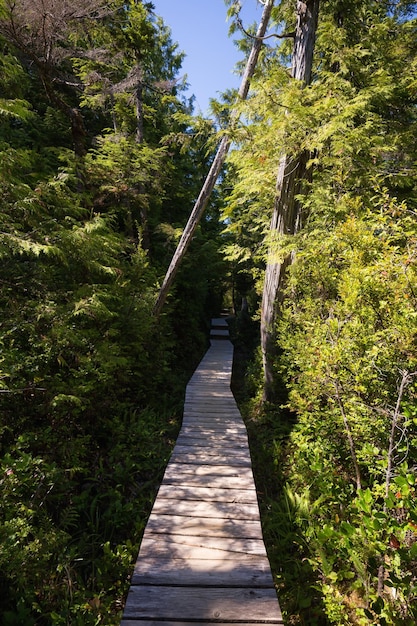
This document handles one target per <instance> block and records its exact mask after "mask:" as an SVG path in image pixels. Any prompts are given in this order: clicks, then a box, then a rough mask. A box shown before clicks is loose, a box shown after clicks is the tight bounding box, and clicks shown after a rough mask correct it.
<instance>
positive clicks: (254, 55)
mask: <svg viewBox="0 0 417 626" xmlns="http://www.w3.org/2000/svg"><path fill="white" fill-rule="evenodd" d="M273 6H274V0H266V2H265V5H264V9H263V12H262V17H261V21H260V23H259V26H258V31H257V33H256V37H255V39H254V42H253V45H252V49H251V52H250V54H249V58H248V60H247V63H246V67H245V71H244V74H243V76H242V81H241V84H240V88H239V92H238V100H245V99H246V97H247V95H248V91H249V86H250V81H251V78H252V76H253V73H254V71H255V67H256V63H257V61H258V57H259V53H260V50H261V47H262V43H263V41H262V40H263V37H264V36H265V33H266V29H267V27H268V23H269V19H270V17H271V11H272V8H273ZM237 119H238V114H237V113H236V112H235V111H234V112H232V116H231V124H233V123H235V122H236V121H237ZM230 143H231V140H230V138H229V137H227V136H224V137H223V138H222V140H221V142H220V144H219V147H218V149H217V153H216V156H215V157H214V160H213V163H212V165H211V168H210V170H209V173H208V174H207V177H206V180H205V181H204V184H203V187H202V189H201V191H200V194H199V196H198V198H197V200H196V202H195V205H194V208H193V211H192V213H191V215H190V217H189V220H188V222H187V225H186V227H185V229H184V232H183V234H182V237H181V239H180V242H179V244H178V246H177V249H176V251H175V254H174V256H173V258H172V261H171V263H170V266H169V268H168V271H167V273H166V275H165V279H164V282H163V283H162V287H161V289H160V291H159V294H158V298H157V300H156V303H155V306H154V311H153V312H154V315H159V314H160V312H161V310H162V307H163V306H164V303H165V301H166V298H167V296H168V293H169V290H170V288H171V285H172V283H173V281H174V278H175V276H176V273H177V271H178V268H179V266H180V263H181V261H182V259H183V257H184V255H185V253H186V251H187V249H188V246H189V244H190V242H191V240H192V238H193V235H194V232H195V230H196V228H197V226H198V224H199V222H200V220H201V217H202V216H203V213H204V211H205V209H206V206H207V203H208V201H209V198H210V195H211V192H212V191H213V188H214V185H215V184H216V181H217V178H218V176H219V174H220V171H221V168H222V166H223V164H224V161H225V159H226V155H227V153H228V151H229V147H230Z"/></svg>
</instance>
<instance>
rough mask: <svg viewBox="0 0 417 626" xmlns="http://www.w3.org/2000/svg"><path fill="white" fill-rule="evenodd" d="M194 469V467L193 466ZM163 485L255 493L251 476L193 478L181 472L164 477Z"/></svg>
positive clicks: (191, 474)
mask: <svg viewBox="0 0 417 626" xmlns="http://www.w3.org/2000/svg"><path fill="white" fill-rule="evenodd" d="M193 467H195V466H193ZM162 484H163V485H177V486H179V487H192V486H195V487H212V488H216V487H228V488H230V489H248V490H249V489H250V490H253V491H255V485H254V483H253V478H252V476H250V477H246V476H227V477H226V476H218V475H213V474H209V475H208V476H195V475H194V474H193V473H189V472H181V473H180V474H178V475H177V476H173V477H172V478H171V477H170V476H167V475H166V476H165V477H164V479H163V481H162Z"/></svg>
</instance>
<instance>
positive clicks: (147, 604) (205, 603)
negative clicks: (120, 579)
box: [125, 586, 282, 624]
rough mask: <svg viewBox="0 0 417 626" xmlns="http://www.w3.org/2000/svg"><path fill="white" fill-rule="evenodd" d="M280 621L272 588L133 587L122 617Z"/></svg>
mask: <svg viewBox="0 0 417 626" xmlns="http://www.w3.org/2000/svg"><path fill="white" fill-rule="evenodd" d="M129 617H135V618H136V619H156V620H158V619H162V620H166V619H173V618H174V619H175V620H195V621H201V620H216V621H221V620H225V621H239V620H244V621H251V620H259V621H263V622H265V621H266V620H269V621H273V622H275V623H277V624H279V623H280V622H282V616H281V612H280V610H279V607H278V601H277V596H276V593H275V590H274V589H246V588H244V589H217V588H210V587H209V588H206V589H202V588H198V589H196V588H195V587H162V586H138V587H136V586H132V587H131V588H130V592H129V595H128V597H127V602H126V607H125V618H129Z"/></svg>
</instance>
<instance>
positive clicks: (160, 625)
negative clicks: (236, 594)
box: [120, 619, 284, 626]
mask: <svg viewBox="0 0 417 626" xmlns="http://www.w3.org/2000/svg"><path fill="white" fill-rule="evenodd" d="M213 623H214V624H216V626H230V624H231V623H230V622H227V624H226V623H225V622H219V621H216V622H212V621H211V622H207V621H204V622H201V621H199V622H198V626H213ZM262 623H263V624H272V623H274V624H276V623H278V624H283V623H284V622H265V621H264V622H262ZM120 626H196V622H183V621H180V622H178V621H175V622H170V621H167V620H164V621H163V622H160V621H157V620H151V621H149V620H140V622H139V621H137V620H135V619H124V620H122V622H121V624H120ZM239 626H259V622H239Z"/></svg>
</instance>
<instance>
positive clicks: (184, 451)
mask: <svg viewBox="0 0 417 626" xmlns="http://www.w3.org/2000/svg"><path fill="white" fill-rule="evenodd" d="M175 454H181V455H183V456H184V460H186V459H187V456H189V455H191V454H194V455H197V456H198V457H199V458H204V457H205V456H206V455H209V456H216V457H219V456H221V457H224V456H226V457H228V458H230V459H234V460H239V459H240V460H242V461H246V462H248V461H249V453H248V450H242V449H239V448H228V449H227V450H225V449H224V448H222V447H221V446H216V447H214V446H197V445H194V446H182V445H178V444H177V445H176V446H175Z"/></svg>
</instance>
